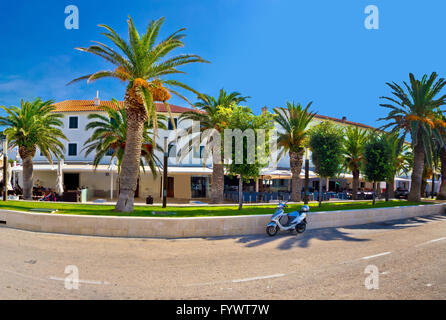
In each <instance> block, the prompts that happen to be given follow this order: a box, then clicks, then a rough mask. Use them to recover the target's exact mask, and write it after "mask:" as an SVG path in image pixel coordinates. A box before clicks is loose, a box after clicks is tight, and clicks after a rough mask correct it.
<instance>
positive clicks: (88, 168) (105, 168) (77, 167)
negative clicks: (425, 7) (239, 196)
mask: <svg viewBox="0 0 446 320" xmlns="http://www.w3.org/2000/svg"><path fill="white" fill-rule="evenodd" d="M144 169H145V171H146V172H150V167H148V166H145V167H144ZM33 170H34V171H54V172H57V163H55V164H53V165H51V164H35V165H34V166H33ZM167 170H168V173H169V174H170V173H176V174H200V175H210V174H212V169H210V168H206V167H202V166H201V167H168V169H167ZM12 171H16V172H21V171H23V167H22V166H21V165H19V166H15V167H12ZM62 171H63V172H76V173H77V172H111V171H113V172H117V171H118V169H117V167H116V165H115V166H114V168H113V169H110V166H109V165H106V164H100V165H98V166H97V167H96V168H95V167H94V166H93V165H91V164H64V165H63V166H62ZM158 171H159V172H162V170H161V169H160V168H158Z"/></svg>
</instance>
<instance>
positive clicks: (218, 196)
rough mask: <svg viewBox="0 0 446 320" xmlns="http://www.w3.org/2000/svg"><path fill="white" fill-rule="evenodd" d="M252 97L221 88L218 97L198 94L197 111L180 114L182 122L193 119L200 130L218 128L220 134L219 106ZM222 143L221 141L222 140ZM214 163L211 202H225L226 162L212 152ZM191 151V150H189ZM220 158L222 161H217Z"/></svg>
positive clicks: (210, 140)
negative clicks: (197, 123) (198, 124)
mask: <svg viewBox="0 0 446 320" xmlns="http://www.w3.org/2000/svg"><path fill="white" fill-rule="evenodd" d="M248 98H250V97H244V96H242V95H241V94H240V93H239V92H231V93H229V94H228V93H227V92H226V91H225V90H223V89H220V94H219V96H218V98H217V99H215V98H214V97H212V96H210V95H206V94H203V95H201V96H198V100H199V101H198V102H197V103H195V107H196V108H197V109H198V112H197V111H188V112H184V113H183V114H181V116H180V122H181V121H185V120H192V121H196V122H199V123H200V131H201V132H204V131H206V130H212V129H216V130H217V131H218V132H219V133H220V136H221V134H222V128H220V126H219V125H220V122H221V119H220V116H219V110H218V108H219V107H220V106H221V107H230V106H231V105H232V104H239V103H240V102H245V101H246V100H247V99H248ZM188 134H189V135H192V128H188ZM209 142H212V137H209ZM220 144H221V141H220ZM197 147H198V146H196V145H193V144H191V145H190V148H191V149H192V148H197ZM213 150H214V149H211V150H210V151H211V155H212V157H213V160H214V163H213V165H212V188H211V203H222V202H223V191H224V178H225V173H224V164H223V162H222V161H221V159H216V158H217V157H219V155H214V154H212V151H213ZM188 151H190V150H188ZM215 160H220V161H215Z"/></svg>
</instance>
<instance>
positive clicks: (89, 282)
mask: <svg viewBox="0 0 446 320" xmlns="http://www.w3.org/2000/svg"><path fill="white" fill-rule="evenodd" d="M49 279H50V280H56V281H65V278H58V277H50V278H49ZM78 282H79V283H86V284H103V285H108V284H110V282H107V281H96V280H81V279H79V281H78Z"/></svg>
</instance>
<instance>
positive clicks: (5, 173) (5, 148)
mask: <svg viewBox="0 0 446 320" xmlns="http://www.w3.org/2000/svg"><path fill="white" fill-rule="evenodd" d="M1 141H2V147H3V201H6V200H8V139H7V138H6V136H5V135H2V137H1Z"/></svg>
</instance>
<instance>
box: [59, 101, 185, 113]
mask: <svg viewBox="0 0 446 320" xmlns="http://www.w3.org/2000/svg"><path fill="white" fill-rule="evenodd" d="M119 104H120V105H121V106H122V105H123V102H122V101H119ZM155 105H156V109H157V111H158V112H167V108H166V106H165V105H164V104H163V103H155ZM54 106H55V107H56V109H55V110H54V111H53V112H76V111H101V109H102V108H101V106H108V107H112V108H114V107H115V104H114V103H113V102H112V101H102V100H101V101H100V103H99V106H96V105H95V104H94V100H65V101H61V102H56V103H55V104H54ZM170 110H171V112H172V113H183V112H186V111H193V110H194V109H192V108H184V107H180V106H176V105H173V104H171V105H170Z"/></svg>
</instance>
